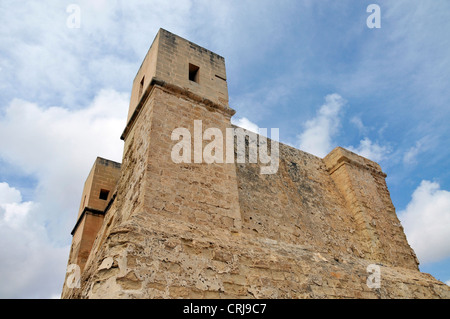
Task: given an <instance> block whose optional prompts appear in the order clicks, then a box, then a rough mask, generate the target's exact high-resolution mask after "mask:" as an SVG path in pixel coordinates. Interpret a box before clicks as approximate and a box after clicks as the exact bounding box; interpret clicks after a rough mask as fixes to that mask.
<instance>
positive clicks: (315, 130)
mask: <svg viewBox="0 0 450 319" xmlns="http://www.w3.org/2000/svg"><path fill="white" fill-rule="evenodd" d="M344 104H345V101H344V99H343V98H342V97H341V96H340V95H339V94H330V95H327V96H326V97H325V104H323V105H322V106H321V107H320V109H319V110H318V112H317V115H316V117H315V118H313V119H311V120H309V121H307V122H306V123H305V130H304V131H303V133H302V134H300V135H298V136H297V138H298V145H299V146H298V147H299V148H300V149H301V150H303V151H306V152H309V153H311V154H313V155H316V156H319V157H324V156H326V155H327V154H328V153H329V152H330V151H331V150H332V147H333V143H332V137H333V135H335V134H336V133H337V132H338V129H339V125H340V117H339V113H340V111H341V109H342V107H343V105H344Z"/></svg>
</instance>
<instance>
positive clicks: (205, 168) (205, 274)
mask: <svg viewBox="0 0 450 319" xmlns="http://www.w3.org/2000/svg"><path fill="white" fill-rule="evenodd" d="M233 115H234V110H233V109H231V108H230V107H229V105H228V90H227V78H226V71H225V60H224V58H223V57H221V56H219V55H217V54H215V53H213V52H211V51H209V50H206V49H204V48H202V47H200V46H198V45H196V44H194V43H192V42H189V41H187V40H185V39H183V38H181V37H178V36H176V35H174V34H172V33H170V32H168V31H165V30H163V29H160V31H159V32H158V34H157V35H156V37H155V40H154V42H153V44H152V46H151V48H150V50H149V52H148V53H147V55H146V57H145V59H144V61H143V63H142V65H141V67H140V69H139V71H138V73H137V75H136V78H135V80H134V82H133V88H132V94H131V100H130V108H129V113H128V123H127V126H126V128H125V129H124V131H123V134H122V137H121V138H122V139H123V140H124V152H123V160H122V164H118V163H114V162H111V161H107V160H104V159H100V158H99V159H97V161H96V163H95V164H94V168H93V171H92V172H91V174H90V175H89V177H88V179H87V181H86V184H85V189H84V192H83V198H82V203H81V207H80V212H79V217H78V221H77V224H76V226H75V228H74V231H73V232H72V235H73V243H72V250H71V253H70V257H69V262H68V264H69V265H72V264H75V265H78V266H79V267H80V270H81V276H80V279H81V281H80V285H79V287H73V285H69V284H68V282H67V280H66V282H65V284H64V287H63V291H62V298H449V297H450V287H448V286H447V285H445V284H444V283H442V282H440V281H438V280H436V279H435V278H433V277H432V276H431V275H429V274H425V273H421V272H420V271H419V268H418V261H417V258H416V256H415V254H414V251H413V250H412V249H411V247H410V246H409V244H408V242H407V239H406V236H405V234H404V232H403V228H402V226H401V224H400V222H399V220H398V218H397V216H396V213H395V208H394V206H393V204H392V201H391V198H390V195H389V191H388V188H387V185H386V182H385V178H386V175H385V174H384V173H383V171H382V170H381V168H380V166H379V165H378V164H377V163H375V162H373V161H370V160H368V159H366V158H363V157H361V156H358V155H356V154H354V153H352V152H350V151H348V150H345V149H343V148H340V147H338V148H336V149H334V150H333V151H332V152H331V153H330V154H328V155H327V156H326V157H325V158H323V159H322V158H318V157H316V156H313V155H311V154H308V153H305V152H303V151H301V150H298V149H295V148H292V147H290V146H287V145H284V144H282V143H279V167H278V171H277V172H276V173H275V174H261V170H260V168H261V166H262V165H263V164H262V163H261V162H260V161H258V162H257V163H236V162H235V163H211V164H208V163H205V162H204V161H203V162H202V163H195V162H194V161H192V163H183V162H182V163H176V162H174V161H173V160H172V158H171V151H172V148H173V146H174V145H175V144H176V143H177V141H174V140H172V132H173V131H174V130H175V129H176V128H180V127H182V128H186V129H188V130H189V131H190V132H194V130H195V128H194V121H198V120H201V121H202V130H203V132H205V130H206V129H208V128H218V129H220V130H221V131H223V132H225V130H226V129H227V128H228V129H230V128H237V127H235V126H233V125H231V122H230V119H231V117H232V116H233ZM247 133H248V132H247ZM209 142H210V141H208V140H203V141H202V143H203V144H201V145H202V146H203V147H204V146H206V145H207V144H208V143H209ZM246 142H247V150H248V148H249V147H248V143H249V137H247V139H246ZM193 143H194V142H193ZM268 143H269V144H272V143H276V141H273V140H268ZM216 151H217V150H216ZM195 152H196V150H195V147H193V154H192V155H193V156H192V158H194V156H195ZM234 152H235V153H237V150H236V149H234ZM100 167H102V168H105V167H106V168H107V169H108V172H106V171H100V170H97V168H100ZM95 172H97V173H95ZM105 175H109V177H108V178H104V177H105ZM100 182H104V183H106V184H102V186H98V185H100V184H99V183H100ZM101 190H103V193H102V194H103V196H104V195H105V192H104V191H105V190H108V191H109V193H108V195H107V199H106V200H104V199H99V197H100V193H101ZM86 194H88V195H86ZM85 196H86V200H85V199H84V198H85ZM91 217H95V218H96V219H94V218H91ZM374 267H375V268H374ZM372 269H377V271H378V274H379V277H378V279H379V280H378V285H377V286H373V285H370V283H372V281H370V282H369V280H371V278H373V277H372V275H373V273H372ZM69 275H70V272H68V274H67V277H68V278H69Z"/></svg>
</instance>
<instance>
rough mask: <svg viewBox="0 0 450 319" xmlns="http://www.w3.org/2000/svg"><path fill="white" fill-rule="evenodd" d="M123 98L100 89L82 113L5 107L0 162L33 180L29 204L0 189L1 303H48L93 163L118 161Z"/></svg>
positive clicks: (15, 104) (58, 285) (21, 104)
mask: <svg viewBox="0 0 450 319" xmlns="http://www.w3.org/2000/svg"><path fill="white" fill-rule="evenodd" d="M128 101H129V96H128V94H123V93H118V92H116V91H114V90H102V91H100V92H99V94H98V95H97V96H96V97H95V98H94V100H93V101H92V103H90V104H89V105H88V106H86V107H85V108H82V109H79V110H68V109H65V108H62V107H51V108H43V107H41V106H39V105H37V104H34V103H30V102H26V101H23V100H17V99H16V100H13V101H12V102H11V103H10V105H9V106H8V107H7V108H6V109H5V112H4V114H3V115H2V116H0V145H2V150H1V153H0V156H1V158H2V160H3V161H6V162H7V163H9V164H11V165H14V167H17V168H18V171H21V172H23V174H27V175H31V176H33V177H34V178H36V180H37V187H36V189H35V193H34V194H33V201H32V202H23V201H22V195H21V193H20V191H19V190H17V189H15V188H14V187H12V186H11V185H9V184H8V183H0V213H1V220H0V228H1V229H0V236H1V240H0V242H1V244H0V254H2V262H1V263H0V268H1V269H0V273H1V275H0V276H2V279H1V280H0V282H2V285H1V286H2V288H0V297H3V298H17V297H25V298H50V297H51V296H54V295H55V294H58V293H59V292H60V291H61V289H62V280H63V278H64V269H65V265H66V263H67V258H68V248H69V246H68V245H69V244H70V241H71V237H70V231H71V229H72V227H73V225H74V223H75V218H76V209H77V207H78V206H79V201H80V196H81V191H82V187H83V184H84V181H85V179H86V177H87V175H88V172H89V170H90V168H91V167H92V165H93V163H94V160H95V158H96V157H97V156H102V157H105V158H108V159H111V160H115V161H118V162H120V161H121V160H122V150H123V142H122V141H121V140H120V135H121V133H122V131H123V129H124V127H125V119H126V115H127V109H128Z"/></svg>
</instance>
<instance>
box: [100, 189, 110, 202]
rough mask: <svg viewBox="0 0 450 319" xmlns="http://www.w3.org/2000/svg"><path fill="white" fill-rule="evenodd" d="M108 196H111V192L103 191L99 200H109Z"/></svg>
mask: <svg viewBox="0 0 450 319" xmlns="http://www.w3.org/2000/svg"><path fill="white" fill-rule="evenodd" d="M108 195H109V191H108V190H106V189H101V190H100V196H99V198H100V199H103V200H107V199H108Z"/></svg>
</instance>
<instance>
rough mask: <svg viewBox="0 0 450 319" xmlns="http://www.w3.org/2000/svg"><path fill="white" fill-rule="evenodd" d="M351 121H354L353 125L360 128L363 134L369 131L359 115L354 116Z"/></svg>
mask: <svg viewBox="0 0 450 319" xmlns="http://www.w3.org/2000/svg"><path fill="white" fill-rule="evenodd" d="M350 123H352V124H353V125H355V126H356V127H357V128H358V130H359V133H361V134H366V133H367V131H368V130H367V127H366V126H365V125H364V123H363V121H362V120H361V118H360V117H359V116H356V115H355V116H353V117H352V118H351V119H350Z"/></svg>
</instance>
